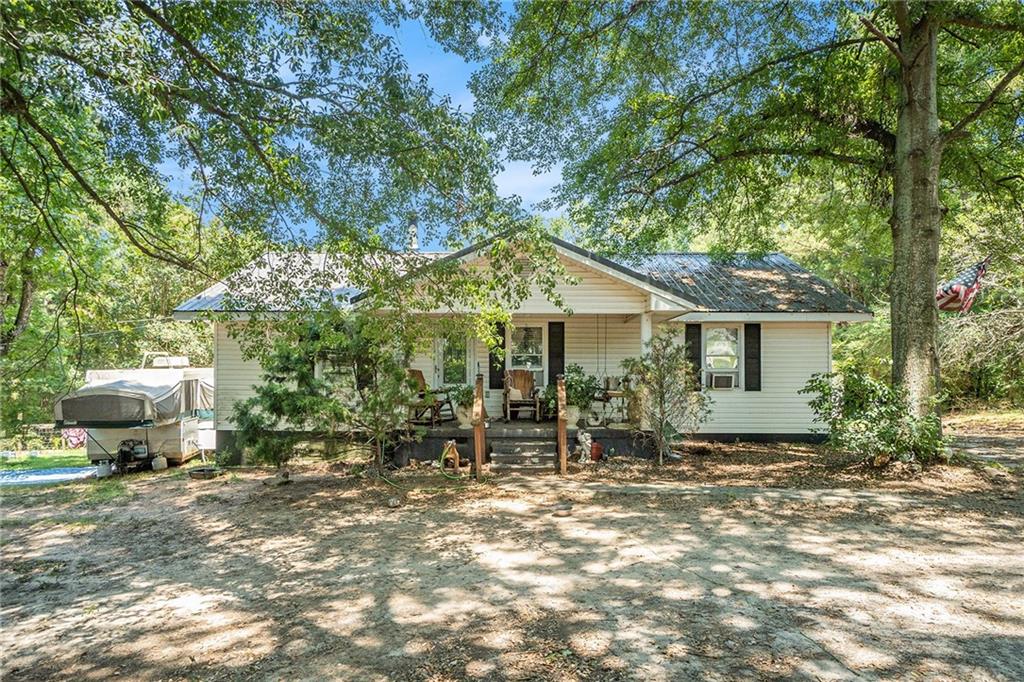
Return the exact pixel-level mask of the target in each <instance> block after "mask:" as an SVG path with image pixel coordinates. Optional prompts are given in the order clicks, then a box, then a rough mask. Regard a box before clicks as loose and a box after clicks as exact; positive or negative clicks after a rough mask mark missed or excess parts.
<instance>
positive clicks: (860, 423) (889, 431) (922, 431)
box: [800, 370, 946, 466]
mask: <svg viewBox="0 0 1024 682" xmlns="http://www.w3.org/2000/svg"><path fill="white" fill-rule="evenodd" d="M800 392H801V393H807V394H813V395H814V398H812V399H811V401H810V406H811V409H813V410H814V413H815V415H816V416H817V418H818V420H819V421H821V422H822V423H824V424H826V425H827V426H828V438H829V444H830V445H832V446H833V447H835V448H837V449H840V450H843V451H845V452H850V453H852V454H856V455H858V456H860V457H861V458H862V459H863V460H864V461H866V462H868V463H870V464H872V465H874V466H884V465H885V464H887V463H889V462H891V461H900V462H918V463H921V464H929V463H932V462H934V461H936V460H938V459H940V458H942V457H943V454H944V452H945V448H946V443H945V440H944V439H943V437H942V426H941V422H940V421H939V418H938V416H937V415H935V414H927V415H925V416H923V417H917V416H915V415H913V414H912V413H911V412H910V408H909V402H908V400H907V395H906V391H905V390H904V389H902V388H899V387H893V386H890V385H889V384H887V383H885V382H883V381H879V380H877V379H873V378H871V377H870V376H868V375H867V374H866V373H864V372H860V371H857V370H850V371H847V372H845V373H842V374H839V373H832V374H815V375H814V376H813V377H811V380H810V381H809V382H808V383H807V386H805V387H804V388H803V390H801V391H800Z"/></svg>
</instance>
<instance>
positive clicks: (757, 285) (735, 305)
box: [631, 253, 871, 313]
mask: <svg viewBox="0 0 1024 682" xmlns="http://www.w3.org/2000/svg"><path fill="white" fill-rule="evenodd" d="M631 267H632V268H633V269H634V270H636V271H638V272H639V273H640V274H642V275H644V276H646V277H648V278H650V279H651V280H653V281H655V282H658V283H659V284H660V285H661V286H664V287H665V288H668V289H670V290H672V291H674V292H676V293H677V294H678V295H680V296H682V297H683V298H685V299H687V300H690V301H693V302H694V303H696V304H697V305H698V306H700V307H701V308H703V309H704V310H707V311H712V312H752V313H753V312H756V313H772V312H777V313H870V312H871V310H870V308H868V307H867V306H865V305H864V304H863V303H860V302H859V301H856V300H854V299H853V298H851V297H849V296H847V295H846V294H845V293H843V292H842V291H840V290H839V289H838V288H836V287H835V285H833V284H831V283H829V282H826V281H825V280H823V279H821V278H820V277H817V276H816V275H814V274H812V273H810V272H808V271H807V270H805V269H804V268H802V267H800V266H799V265H797V264H796V263H794V262H793V261H792V260H790V259H789V258H787V257H786V256H784V255H782V254H781V253H769V254H766V255H764V256H761V257H753V256H750V255H747V254H736V255H734V256H733V257H731V258H724V259H723V258H715V257H713V256H711V255H709V254H706V253H658V254H653V255H650V256H646V257H642V258H639V259H637V260H636V261H634V262H632V263H631Z"/></svg>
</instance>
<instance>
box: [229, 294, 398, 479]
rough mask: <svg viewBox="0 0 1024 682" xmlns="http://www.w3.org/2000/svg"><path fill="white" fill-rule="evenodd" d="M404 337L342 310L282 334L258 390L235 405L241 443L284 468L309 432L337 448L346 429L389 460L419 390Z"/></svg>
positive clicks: (253, 453)
mask: <svg viewBox="0 0 1024 682" xmlns="http://www.w3.org/2000/svg"><path fill="white" fill-rule="evenodd" d="M339 315H340V317H339ZM397 338H400V335H395V334H394V333H392V332H390V331H387V330H386V329H385V327H384V326H383V325H382V324H381V322H380V321H379V320H375V319H370V318H368V317H367V316H364V315H358V314H340V313H334V314H330V315H329V316H327V317H324V318H321V319H320V320H319V321H318V322H317V323H315V324H310V325H308V326H306V327H305V328H303V329H302V330H301V331H300V332H299V333H296V334H291V335H288V336H286V337H282V338H279V339H278V340H277V341H276V342H275V343H274V346H273V348H272V350H271V351H270V352H269V353H268V354H267V355H266V356H265V358H264V359H263V361H262V363H263V382H262V383H261V384H260V385H257V386H254V387H253V390H254V393H255V395H253V397H251V398H249V399H248V400H245V401H242V402H240V403H237V404H236V405H235V410H234V415H233V419H234V421H235V424H236V425H237V427H238V428H237V432H236V434H237V439H238V444H239V447H241V448H242V449H244V450H246V451H248V452H249V454H250V455H251V457H252V458H253V459H254V460H256V461H260V462H267V463H271V464H274V465H275V466H277V467H279V468H280V467H282V466H284V465H286V464H287V463H288V461H289V459H290V458H291V457H292V455H293V453H294V451H295V448H296V446H297V445H298V444H299V443H300V442H302V441H304V440H308V439H310V438H315V439H318V440H322V441H323V442H324V443H325V445H326V447H327V449H328V451H330V450H331V448H332V447H333V444H334V443H335V442H336V441H337V440H338V439H339V437H344V438H346V439H361V440H363V441H365V442H367V443H369V444H371V445H372V446H373V449H374V461H375V463H376V464H377V466H381V465H383V462H384V454H385V452H386V450H387V446H388V445H389V444H390V443H391V442H393V441H394V440H395V439H396V438H401V437H402V433H403V432H404V430H405V429H406V417H407V406H408V404H409V402H410V400H411V398H412V394H413V392H412V388H411V387H410V385H409V380H408V377H407V375H406V371H405V363H404V355H403V352H404V351H403V349H402V348H401V347H400V344H399V343H398V342H396V341H395V339H397ZM318 365H319V367H320V368H321V369H320V371H318V370H317V366H318Z"/></svg>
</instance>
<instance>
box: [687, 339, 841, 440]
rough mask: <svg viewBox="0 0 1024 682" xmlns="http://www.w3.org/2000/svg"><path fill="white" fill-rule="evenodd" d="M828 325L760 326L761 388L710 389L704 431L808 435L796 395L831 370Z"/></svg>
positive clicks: (803, 402) (808, 415) (804, 408)
mask: <svg viewBox="0 0 1024 682" xmlns="http://www.w3.org/2000/svg"><path fill="white" fill-rule="evenodd" d="M829 353H830V350H829V325H828V323H763V324H762V325H761V390H760V391H744V390H743V389H742V388H740V389H737V390H731V391H711V397H712V398H713V399H714V406H713V407H712V410H711V417H710V418H709V419H708V421H707V422H706V423H705V424H704V425H703V426H702V427H701V429H700V430H701V431H702V432H704V433H810V432H811V431H812V430H814V429H815V428H816V427H820V425H816V424H815V422H814V414H813V413H812V412H811V408H810V407H809V406H808V405H807V401H808V400H809V399H810V396H807V395H801V394H799V393H798V391H799V390H800V389H802V388H803V387H804V385H805V384H806V383H807V381H808V379H810V378H811V375H812V374H816V373H819V372H827V371H829Z"/></svg>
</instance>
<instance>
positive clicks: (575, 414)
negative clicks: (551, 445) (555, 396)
mask: <svg viewBox="0 0 1024 682" xmlns="http://www.w3.org/2000/svg"><path fill="white" fill-rule="evenodd" d="M565 418H566V422H567V425H566V428H567V429H570V430H572V429H576V428H578V425H579V423H580V408H579V407H577V406H576V405H566V406H565Z"/></svg>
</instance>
